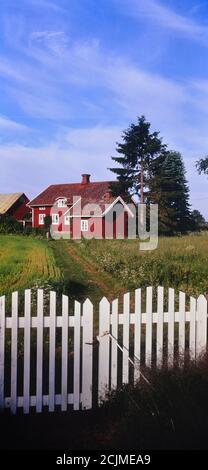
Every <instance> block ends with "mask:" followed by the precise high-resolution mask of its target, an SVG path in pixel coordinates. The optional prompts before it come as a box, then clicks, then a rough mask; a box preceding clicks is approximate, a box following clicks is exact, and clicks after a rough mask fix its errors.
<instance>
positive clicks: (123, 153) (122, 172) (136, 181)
mask: <svg viewBox="0 0 208 470" xmlns="http://www.w3.org/2000/svg"><path fill="white" fill-rule="evenodd" d="M122 140H123V141H122V143H118V142H117V148H116V150H117V152H118V154H119V155H120V156H116V157H112V160H113V161H114V162H116V163H117V164H118V165H119V167H116V168H110V170H111V171H112V172H113V173H115V174H116V175H117V179H118V185H117V187H116V192H115V188H112V190H113V191H114V194H115V195H116V194H123V193H126V192H129V193H130V194H131V195H138V196H139V198H140V203H141V204H143V203H144V202H145V188H146V187H147V185H148V179H149V169H150V164H151V162H152V161H153V160H154V159H155V158H156V157H157V156H159V155H160V153H161V152H162V151H164V150H165V147H166V146H165V145H164V144H163V143H162V139H161V138H160V137H159V132H153V133H151V132H150V123H149V122H147V121H146V119H145V117H144V116H141V117H138V119H137V123H136V124H131V125H130V126H129V127H128V129H127V130H125V131H124V132H123V134H122Z"/></svg>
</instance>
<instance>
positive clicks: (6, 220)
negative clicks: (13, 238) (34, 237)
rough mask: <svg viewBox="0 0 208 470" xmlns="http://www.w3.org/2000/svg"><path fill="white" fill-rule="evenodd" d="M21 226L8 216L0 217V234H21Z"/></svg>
mask: <svg viewBox="0 0 208 470" xmlns="http://www.w3.org/2000/svg"><path fill="white" fill-rule="evenodd" d="M22 232H23V226H22V224H21V223H20V222H17V220H15V219H13V217H11V216H9V215H1V216H0V233H22Z"/></svg>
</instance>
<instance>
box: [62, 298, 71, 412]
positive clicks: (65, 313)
mask: <svg viewBox="0 0 208 470" xmlns="http://www.w3.org/2000/svg"><path fill="white" fill-rule="evenodd" d="M68 333H69V299H68V297H67V296H66V295H62V344H61V410H62V411H66V410H67V407H68Z"/></svg>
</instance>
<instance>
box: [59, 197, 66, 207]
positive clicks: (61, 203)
mask: <svg viewBox="0 0 208 470" xmlns="http://www.w3.org/2000/svg"><path fill="white" fill-rule="evenodd" d="M57 201H58V207H67V198H66V197H59V198H58V199H57Z"/></svg>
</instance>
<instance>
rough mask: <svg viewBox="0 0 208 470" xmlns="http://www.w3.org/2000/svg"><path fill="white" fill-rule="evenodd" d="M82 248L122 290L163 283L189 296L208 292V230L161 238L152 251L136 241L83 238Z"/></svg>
mask: <svg viewBox="0 0 208 470" xmlns="http://www.w3.org/2000/svg"><path fill="white" fill-rule="evenodd" d="M81 250H82V251H84V252H85V253H87V256H88V257H89V258H92V257H93V259H94V261H95V262H96V263H97V265H98V266H99V268H100V271H102V272H103V271H104V272H106V273H108V274H109V275H111V276H112V277H113V278H114V279H115V280H119V282H120V284H122V286H123V287H124V288H125V290H130V291H131V290H134V289H135V288H137V287H146V286H148V285H152V286H155V287H156V286H158V285H163V286H166V287H175V288H176V289H177V290H179V289H180V290H183V291H185V292H186V293H187V294H190V295H199V294H206V293H208V233H203V234H200V235H189V236H184V237H170V238H162V237H161V238H160V239H159V245H158V248H157V249H156V250H153V251H143V252H142V251H140V250H139V242H138V241H137V240H108V241H107V240H106V241H105V240H102V241H98V240H97V241H96V240H92V241H85V242H83V243H82V245H81V246H80V251H81Z"/></svg>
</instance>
